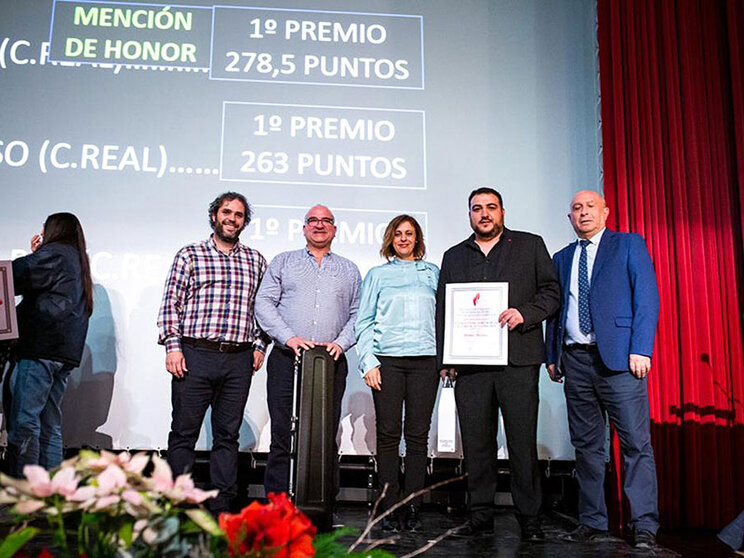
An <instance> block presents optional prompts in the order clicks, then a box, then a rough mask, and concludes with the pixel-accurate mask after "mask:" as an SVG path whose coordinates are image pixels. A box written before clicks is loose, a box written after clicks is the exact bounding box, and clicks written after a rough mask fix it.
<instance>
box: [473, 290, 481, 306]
mask: <svg viewBox="0 0 744 558" xmlns="http://www.w3.org/2000/svg"><path fill="white" fill-rule="evenodd" d="M479 299H480V293H476V294H475V296H474V297H473V306H478V300H479Z"/></svg>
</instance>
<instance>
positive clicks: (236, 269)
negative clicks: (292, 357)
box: [158, 236, 270, 352]
mask: <svg viewBox="0 0 744 558" xmlns="http://www.w3.org/2000/svg"><path fill="white" fill-rule="evenodd" d="M265 271H266V259H265V258H264V257H263V256H262V255H261V254H260V253H259V252H258V251H257V250H253V249H252V248H249V247H248V246H245V245H243V244H241V243H240V242H238V243H237V244H236V245H235V246H234V247H233V248H232V250H230V252H229V253H228V254H223V253H222V252H220V251H219V249H218V248H217V246H216V244H215V243H214V239H213V238H212V236H210V237H209V238H208V239H207V240H205V241H203V242H197V243H195V244H189V245H188V246H184V247H183V248H181V249H180V250H179V251H178V253H177V254H176V257H175V259H174V260H173V265H172V266H171V270H170V273H169V274H168V279H167V280H166V282H165V292H164V293H163V302H162V304H161V306H160V314H159V315H158V329H159V336H158V343H159V344H161V345H165V348H166V351H167V352H172V351H180V350H181V338H182V337H192V338H195V339H208V340H210V341H225V342H228V343H248V342H250V343H253V344H254V345H255V348H256V349H258V350H260V351H265V350H266V346H267V345H268V343H269V342H270V340H269V338H268V336H267V335H266V334H265V333H264V332H263V331H261V329H260V328H259V326H258V322H257V321H256V316H255V300H256V292H257V291H258V285H259V284H260V283H261V278H262V277H263V274H264V272H265Z"/></svg>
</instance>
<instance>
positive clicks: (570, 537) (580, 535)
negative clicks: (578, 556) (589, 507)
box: [558, 525, 608, 543]
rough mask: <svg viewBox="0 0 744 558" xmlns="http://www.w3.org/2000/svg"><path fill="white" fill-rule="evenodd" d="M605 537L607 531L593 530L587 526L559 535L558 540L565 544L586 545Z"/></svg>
mask: <svg viewBox="0 0 744 558" xmlns="http://www.w3.org/2000/svg"><path fill="white" fill-rule="evenodd" d="M606 536H608V532H607V531H603V530H602V529H595V528H594V527H589V526H588V525H579V526H578V527H576V529H574V530H573V531H571V532H570V533H566V534H565V535H561V536H560V537H558V538H559V539H561V540H562V541H566V542H578V543H587V542H592V541H596V540H599V539H602V538H603V537H606Z"/></svg>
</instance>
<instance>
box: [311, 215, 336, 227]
mask: <svg viewBox="0 0 744 558" xmlns="http://www.w3.org/2000/svg"><path fill="white" fill-rule="evenodd" d="M305 224H306V225H310V226H311V227H314V226H315V225H317V224H321V225H323V226H329V227H332V226H333V219H331V218H330V217H321V218H320V219H319V218H318V217H308V218H307V219H305Z"/></svg>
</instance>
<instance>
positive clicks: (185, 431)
mask: <svg viewBox="0 0 744 558" xmlns="http://www.w3.org/2000/svg"><path fill="white" fill-rule="evenodd" d="M209 220H210V224H211V226H212V230H213V233H212V235H210V237H209V238H208V239H207V240H204V241H202V242H197V243H194V244H189V245H188V246H184V247H183V248H181V250H179V251H178V253H177V254H176V257H175V259H174V261H173V266H172V267H171V270H170V273H169V275H168V279H167V280H166V282H165V292H164V293H163V302H162V305H161V307H160V315H159V316H158V328H159V330H160V334H159V338H158V343H160V344H161V345H165V349H166V357H165V367H166V369H167V370H168V372H170V373H171V374H172V375H173V377H172V383H171V401H172V404H173V412H172V421H171V431H170V434H169V435H168V463H169V464H170V466H171V468H172V469H173V474H174V475H180V474H182V473H186V472H190V471H191V470H192V469H193V466H194V447H195V445H196V440H197V438H198V437H199V431H200V429H201V424H202V421H203V420H204V415H205V413H206V411H207V408H208V407H209V406H210V405H211V406H212V436H213V443H212V451H211V455H210V460H209V466H210V467H209V469H210V477H211V482H212V485H213V487H214V488H216V489H218V490H219V495H218V496H217V497H215V498H213V499H211V500H210V501H209V502H208V503H207V506H208V507H209V509H210V510H211V511H212V512H213V513H215V514H217V513H220V512H223V511H228V510H229V508H230V502H231V501H232V499H233V498H234V497H235V495H236V494H237V488H236V481H237V473H238V433H239V430H240V425H241V423H242V419H243V409H244V408H245V403H246V400H247V399H248V390H249V388H250V386H251V378H252V377H253V373H254V372H255V371H256V370H258V369H259V368H261V365H262V364H263V359H264V352H265V351H266V345H267V342H268V338H267V337H266V335H265V334H264V333H263V332H262V331H261V330H260V328H259V327H258V325H257V322H256V319H255V316H254V302H255V297H256V292H257V290H258V285H259V283H260V282H261V278H262V277H263V274H264V271H265V270H266V260H265V259H264V257H263V256H262V255H261V254H259V253H258V252H257V251H256V250H253V249H252V248H249V247H248V246H245V245H244V244H241V243H240V241H239V240H238V239H239V237H240V233H241V232H242V231H243V229H244V228H245V227H247V226H248V223H250V220H251V209H250V206H249V205H248V201H247V200H246V199H245V197H244V196H243V195H241V194H238V193H235V192H226V193H224V194H222V195H221V196H219V197H218V198H217V199H215V200H214V201H213V202H212V204H211V205H210V206H209Z"/></svg>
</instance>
